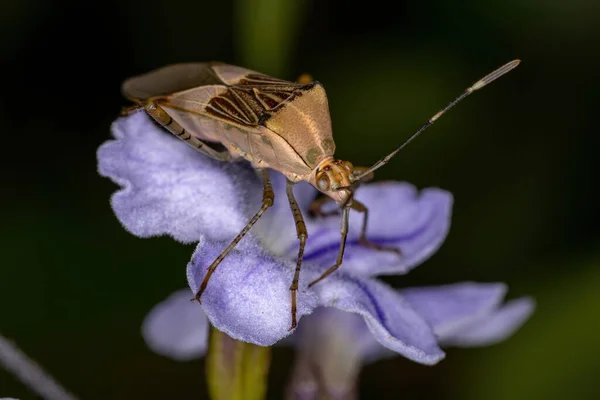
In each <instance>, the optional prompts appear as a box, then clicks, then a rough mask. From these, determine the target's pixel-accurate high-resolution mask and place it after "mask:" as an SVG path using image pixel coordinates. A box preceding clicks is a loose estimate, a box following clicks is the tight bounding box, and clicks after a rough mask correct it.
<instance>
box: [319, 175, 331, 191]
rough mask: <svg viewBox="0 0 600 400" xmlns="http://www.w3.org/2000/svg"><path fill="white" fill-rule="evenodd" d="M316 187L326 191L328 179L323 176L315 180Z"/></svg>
mask: <svg viewBox="0 0 600 400" xmlns="http://www.w3.org/2000/svg"><path fill="white" fill-rule="evenodd" d="M317 187H318V189H319V190H321V191H323V192H326V191H327V190H329V179H327V178H325V177H323V178H320V179H319V180H318V181H317Z"/></svg>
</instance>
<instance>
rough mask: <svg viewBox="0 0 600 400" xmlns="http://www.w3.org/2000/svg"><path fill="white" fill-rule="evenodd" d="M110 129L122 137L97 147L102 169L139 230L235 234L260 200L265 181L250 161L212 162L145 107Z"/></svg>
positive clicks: (123, 214)
mask: <svg viewBox="0 0 600 400" xmlns="http://www.w3.org/2000/svg"><path fill="white" fill-rule="evenodd" d="M112 132H113V135H114V137H115V138H116V140H112V141H108V142H106V143H104V144H103V145H102V146H100V148H99V149H98V170H99V173H100V175H102V176H106V177H108V178H110V179H112V180H113V181H114V182H116V183H118V184H119V185H120V186H121V187H122V189H121V190H119V191H118V192H116V193H115V194H114V195H113V197H112V199H111V204H112V207H113V209H114V211H115V214H116V215H117V218H119V220H120V221H121V223H122V224H123V225H124V226H125V228H126V229H127V230H129V231H130V232H131V233H133V234H134V235H137V236H141V237H150V236H157V235H171V236H172V237H173V238H175V239H176V240H179V241H181V242H186V243H191V242H195V241H197V240H198V239H199V237H200V236H201V235H207V236H209V237H211V238H213V239H216V240H225V239H226V238H229V239H230V238H232V237H233V236H235V235H236V234H237V233H238V232H239V231H240V230H241V229H242V228H243V227H244V225H245V224H246V222H247V220H248V219H249V214H248V213H247V212H248V210H249V207H247V206H246V204H251V206H252V207H251V208H255V207H256V202H257V201H259V200H260V195H261V193H262V190H261V184H260V182H259V179H258V177H257V176H256V174H255V173H254V172H253V171H252V169H251V168H249V166H248V164H247V163H245V162H238V163H225V162H220V161H216V160H213V159H211V158H209V157H207V156H205V155H203V154H201V153H199V152H198V151H196V150H194V149H193V148H191V147H190V146H188V145H187V144H185V143H184V142H183V141H181V140H179V139H177V138H175V137H174V136H172V135H170V134H169V133H167V132H165V131H164V130H163V129H160V128H159V127H158V126H157V125H156V124H155V123H153V122H152V121H151V119H150V117H148V116H147V115H146V114H145V113H144V112H137V113H134V114H132V115H130V116H129V117H124V118H119V119H118V120H117V121H115V122H114V123H113V126H112ZM252 212H255V211H252Z"/></svg>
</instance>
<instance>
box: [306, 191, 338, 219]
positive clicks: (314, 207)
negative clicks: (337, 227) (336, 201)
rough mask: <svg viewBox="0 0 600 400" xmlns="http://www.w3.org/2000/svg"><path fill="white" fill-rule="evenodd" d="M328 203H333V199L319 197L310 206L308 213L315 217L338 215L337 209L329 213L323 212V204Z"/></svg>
mask: <svg viewBox="0 0 600 400" xmlns="http://www.w3.org/2000/svg"><path fill="white" fill-rule="evenodd" d="M330 201H333V199H332V198H331V197H329V196H323V197H319V198H318V199H316V200H315V201H313V202H312V203H311V204H310V212H311V213H312V214H313V215H315V216H317V217H330V216H332V215H337V214H339V213H340V212H339V210H338V209H336V210H333V211H329V212H325V211H323V204H325V203H328V202H330Z"/></svg>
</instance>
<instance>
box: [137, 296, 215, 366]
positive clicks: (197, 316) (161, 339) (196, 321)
mask: <svg viewBox="0 0 600 400" xmlns="http://www.w3.org/2000/svg"><path fill="white" fill-rule="evenodd" d="M192 297H193V294H192V292H191V291H190V290H189V289H182V290H179V291H177V292H175V293H173V294H171V295H170V296H169V297H167V298H166V299H165V300H163V301H162V302H160V303H158V304H157V305H156V306H154V308H152V310H150V312H149V313H148V315H146V318H145V319H144V323H143V324H142V336H143V337H144V340H145V341H146V344H147V345H148V347H149V348H150V349H151V350H152V351H154V352H155V353H158V354H160V355H162V356H165V357H169V358H172V359H175V360H179V361H186V360H191V359H194V358H198V357H201V356H203V355H204V353H206V348H207V346H208V331H209V323H208V319H207V318H206V314H204V311H203V310H202V307H199V306H198V304H193V303H191V302H190V299H191V298H192Z"/></svg>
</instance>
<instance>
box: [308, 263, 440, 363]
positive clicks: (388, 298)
mask: <svg viewBox="0 0 600 400" xmlns="http://www.w3.org/2000/svg"><path fill="white" fill-rule="evenodd" d="M315 277H316V275H315ZM327 280H328V281H327V282H325V281H324V282H321V283H319V284H317V285H315V286H314V289H315V291H316V292H317V294H318V295H319V298H320V303H321V305H323V306H328V307H335V308H337V309H339V310H342V311H347V312H351V313H356V314H358V315H360V316H362V317H363V318H364V321H365V323H366V325H367V327H368V328H369V330H370V331H371V334H372V335H373V336H374V337H375V339H376V340H377V341H378V342H379V343H380V344H382V345H383V346H385V347H387V348H388V349H391V350H393V351H395V352H397V353H400V354H401V355H403V356H404V357H406V358H408V359H411V360H413V361H416V362H419V363H421V364H427V365H432V364H436V363H437V362H439V361H440V360H441V359H443V358H444V352H443V351H442V350H441V349H440V348H439V347H438V345H437V341H436V338H435V335H434V333H433V331H432V330H431V328H430V326H429V324H428V323H427V322H426V321H425V320H424V319H423V318H422V317H421V316H420V315H419V314H418V313H417V312H416V311H415V310H413V308H412V307H411V306H410V304H409V303H408V302H407V301H406V300H405V299H404V298H403V297H402V296H401V295H400V294H399V293H397V292H396V291H394V290H393V289H392V288H390V287H388V286H387V285H385V284H383V283H380V282H378V281H375V280H372V279H362V278H358V277H353V276H350V275H348V274H342V273H338V274H336V276H335V277H333V276H332V277H329V278H327Z"/></svg>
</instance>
